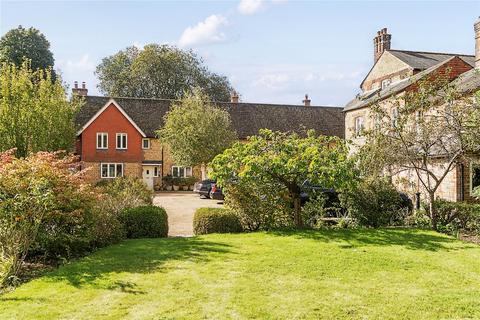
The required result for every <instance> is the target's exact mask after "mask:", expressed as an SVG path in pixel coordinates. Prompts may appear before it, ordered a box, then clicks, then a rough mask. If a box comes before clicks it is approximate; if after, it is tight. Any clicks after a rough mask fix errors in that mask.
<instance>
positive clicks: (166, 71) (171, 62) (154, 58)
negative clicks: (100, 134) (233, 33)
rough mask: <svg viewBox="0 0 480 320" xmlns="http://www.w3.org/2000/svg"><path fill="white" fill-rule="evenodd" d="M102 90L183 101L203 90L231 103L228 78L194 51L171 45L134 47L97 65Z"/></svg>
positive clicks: (230, 89)
mask: <svg viewBox="0 0 480 320" xmlns="http://www.w3.org/2000/svg"><path fill="white" fill-rule="evenodd" d="M96 75H97V76H98V79H99V80H100V84H99V86H98V87H99V89H100V91H101V92H102V93H104V94H105V95H109V96H117V97H118V96H120V97H136V98H161V99H182V98H183V97H184V95H185V93H186V92H192V91H193V89H194V88H201V90H202V92H204V93H205V94H206V95H207V96H209V97H210V99H212V100H214V101H229V99H230V92H232V91H233V89H232V86H231V85H230V83H229V81H228V79H227V78H226V77H224V76H220V75H217V74H215V73H212V72H211V71H209V70H208V68H207V67H206V66H205V64H204V61H203V60H202V58H200V57H198V56H197V55H196V54H195V53H194V52H193V51H184V50H181V49H179V48H177V47H175V46H171V45H158V44H148V45H146V46H144V48H143V49H138V48H136V47H134V46H132V47H128V48H126V49H124V50H121V51H119V52H118V53H116V54H114V55H112V56H109V57H106V58H104V59H103V60H102V62H101V63H100V64H99V65H98V66H97V70H96Z"/></svg>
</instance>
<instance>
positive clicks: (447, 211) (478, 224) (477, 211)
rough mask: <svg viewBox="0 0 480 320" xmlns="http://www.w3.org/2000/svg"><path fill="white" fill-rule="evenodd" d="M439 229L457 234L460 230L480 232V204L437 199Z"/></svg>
mask: <svg viewBox="0 0 480 320" xmlns="http://www.w3.org/2000/svg"><path fill="white" fill-rule="evenodd" d="M435 207H436V210H437V215H438V225H437V228H438V230H439V231H442V232H446V233H449V234H452V235H456V234H457V233H458V231H465V232H469V233H477V234H480V205H479V204H472V203H467V202H450V201H446V200H436V201H435Z"/></svg>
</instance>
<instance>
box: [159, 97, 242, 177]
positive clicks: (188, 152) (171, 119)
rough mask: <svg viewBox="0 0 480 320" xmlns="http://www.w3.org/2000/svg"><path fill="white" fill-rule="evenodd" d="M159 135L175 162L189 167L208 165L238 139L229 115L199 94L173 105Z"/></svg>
mask: <svg viewBox="0 0 480 320" xmlns="http://www.w3.org/2000/svg"><path fill="white" fill-rule="evenodd" d="M157 134H158V137H159V138H160V140H161V141H162V142H163V143H165V144H167V145H168V146H169V147H170V148H169V149H170V152H171V154H172V158H173V159H174V161H175V162H176V163H177V164H179V165H187V166H192V165H206V164H208V163H209V162H210V161H211V160H212V159H213V158H214V157H215V156H216V155H218V154H220V153H222V152H223V151H224V150H225V149H226V148H228V147H230V146H231V145H232V143H233V142H234V141H235V140H236V138H237V135H236V132H235V130H234V129H233V128H232V123H231V120H230V115H229V114H228V112H227V111H225V110H222V109H220V108H218V107H216V106H214V105H213V104H212V103H211V102H209V101H208V97H207V96H206V95H205V94H202V93H201V92H199V91H198V90H194V92H193V93H187V94H186V96H185V97H184V98H182V99H181V100H180V101H178V102H175V103H174V104H173V105H172V108H171V109H170V111H169V112H168V113H167V114H166V115H165V118H164V125H163V126H162V128H160V129H159V130H158V131H157ZM202 178H205V171H204V170H203V171H202Z"/></svg>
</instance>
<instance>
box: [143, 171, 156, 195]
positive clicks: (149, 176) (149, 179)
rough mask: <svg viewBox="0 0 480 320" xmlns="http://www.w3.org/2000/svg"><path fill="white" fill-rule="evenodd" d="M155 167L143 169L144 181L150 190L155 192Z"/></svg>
mask: <svg viewBox="0 0 480 320" xmlns="http://www.w3.org/2000/svg"><path fill="white" fill-rule="evenodd" d="M153 170H154V168H153V167H150V166H144V167H143V181H144V182H145V184H146V185H147V187H148V188H149V189H150V190H153V173H154V172H153Z"/></svg>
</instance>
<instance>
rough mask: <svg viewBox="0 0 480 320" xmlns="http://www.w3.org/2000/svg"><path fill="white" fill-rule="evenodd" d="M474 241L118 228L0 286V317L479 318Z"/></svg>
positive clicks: (367, 233)
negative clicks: (99, 246) (165, 235)
mask: <svg viewBox="0 0 480 320" xmlns="http://www.w3.org/2000/svg"><path fill="white" fill-rule="evenodd" d="M479 301H480V247H479V246H477V245H473V244H466V243H463V242H460V241H457V240H455V239H453V238H450V237H447V236H444V235H441V234H438V233H434V232H429V231H419V230H400V229H384V230H342V231H333V230H327V231H318V232H314V231H305V232H277V233H253V234H235V235H208V236H202V237H195V238H185V239H182V238H170V239H158V240H157V239H155V240H153V239H144V240H130V241H126V242H123V243H121V244H119V245H116V246H112V247H109V248H105V249H103V250H100V251H98V252H96V253H94V254H92V255H90V256H88V257H86V258H83V259H81V260H78V261H75V262H72V263H71V264H68V265H65V266H63V267H61V268H59V269H58V270H56V271H54V272H50V273H48V274H45V275H44V276H43V277H41V278H38V279H36V280H33V281H31V282H29V283H26V284H24V285H22V286H20V287H19V288H17V289H16V290H15V291H13V292H11V293H8V294H5V295H3V296H0V319H2V320H4V319H58V318H60V319H121V318H126V319H185V318H187V319H190V318H191V319H199V318H200V319H202V318H208V319H228V318H232V319H247V318H248V319H251V318H258V319H278V318H281V319H295V318H297V319H303V318H309V319H318V318H320V319H460V318H462V319H480V304H479Z"/></svg>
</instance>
